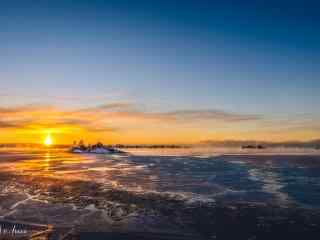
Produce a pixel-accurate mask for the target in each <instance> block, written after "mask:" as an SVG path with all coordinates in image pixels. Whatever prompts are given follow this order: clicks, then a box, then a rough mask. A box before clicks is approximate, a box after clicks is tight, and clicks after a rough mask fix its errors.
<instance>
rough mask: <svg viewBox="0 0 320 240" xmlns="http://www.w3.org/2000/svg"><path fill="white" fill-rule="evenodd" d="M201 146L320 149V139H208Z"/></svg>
mask: <svg viewBox="0 0 320 240" xmlns="http://www.w3.org/2000/svg"><path fill="white" fill-rule="evenodd" d="M200 145H201V146H211V147H242V146H259V145H260V146H264V147H268V148H272V147H290V148H316V149H320V139H316V140H312V141H306V142H303V141H287V142H268V141H255V140H243V141H240V140H239V141H238V140H225V141H215V140H206V141H202V142H200Z"/></svg>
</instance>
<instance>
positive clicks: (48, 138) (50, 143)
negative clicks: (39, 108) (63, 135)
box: [44, 134, 52, 146]
mask: <svg viewBox="0 0 320 240" xmlns="http://www.w3.org/2000/svg"><path fill="white" fill-rule="evenodd" d="M44 145H46V146H50V145H52V138H51V135H50V134H48V135H47V137H46V139H45V140H44Z"/></svg>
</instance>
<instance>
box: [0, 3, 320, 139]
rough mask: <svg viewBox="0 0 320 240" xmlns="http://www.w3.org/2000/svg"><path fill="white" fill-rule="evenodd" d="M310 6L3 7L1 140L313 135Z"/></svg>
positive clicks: (319, 115)
mask: <svg viewBox="0 0 320 240" xmlns="http://www.w3.org/2000/svg"><path fill="white" fill-rule="evenodd" d="M319 7H320V4H319V3H317V1H295V0H293V1H292V0H291V1H286V0H282V1H273V0H269V1H263V0H255V1H254V0H252V1H235V0H234V1H231V0H225V1H214V0H211V1H207V0H202V1H196V0H185V1H180V0H179V1H178V0H170V1H169V0H168V1H166V0H162V1H160V0H159V1H158V0H153V1H147V0H145V1H143V0H136V1H129V0H127V1H125V0H111V1H107V0H106V1H102V0H100V1H98V0H91V1H83V0H78V1H68V0H66V1H28V0H24V1H14V0H13V1H3V2H1V3H0V43H1V44H0V83H1V87H0V132H1V137H0V142H41V141H43V138H45V136H46V135H47V134H48V133H50V134H51V135H52V136H53V138H54V140H55V142H56V143H71V142H72V141H73V140H77V139H80V138H83V139H85V140H86V141H87V142H94V141H104V142H106V143H132V144H133V143H137V144H140V143H197V142H200V141H206V140H227V139H236V140H248V139H250V140H251V139H256V140H264V141H290V140H301V141H307V140H312V139H316V138H319V136H320V121H319V120H320V110H319V107H318V106H319V103H320V94H319V89H320V80H319V79H320V44H319V42H320V30H319V29H320V16H319V14H318V9H319Z"/></svg>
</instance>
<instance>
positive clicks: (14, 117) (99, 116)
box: [0, 102, 261, 131]
mask: <svg viewBox="0 0 320 240" xmlns="http://www.w3.org/2000/svg"><path fill="white" fill-rule="evenodd" d="M0 117H1V119H2V120H1V125H0V128H10V127H11V128H34V127H43V128H49V127H61V126H64V127H66V126H70V127H81V128H84V129H87V130H91V131H98V130H99V131H116V130H119V129H121V127H124V128H126V126H121V124H119V123H118V121H119V122H121V123H122V124H125V123H126V122H127V123H131V124H137V125H143V126H144V125H145V124H148V123H155V122H156V123H158V124H161V123H164V124H176V123H177V124H178V123H182V122H187V123H188V122H189V123H193V122H195V121H215V122H217V121H219V122H225V123H234V122H243V121H255V120H259V119H261V116H259V115H255V114H240V113H232V112H227V111H222V110H177V111H170V112H155V111H142V110H139V107H137V106H136V105H134V104H131V103H124V102H115V103H107V104H103V105H99V106H94V107H91V108H84V109H73V110H68V109H61V108H56V107H53V106H43V105H26V106H18V107H11V108H9V107H7V108H0Z"/></svg>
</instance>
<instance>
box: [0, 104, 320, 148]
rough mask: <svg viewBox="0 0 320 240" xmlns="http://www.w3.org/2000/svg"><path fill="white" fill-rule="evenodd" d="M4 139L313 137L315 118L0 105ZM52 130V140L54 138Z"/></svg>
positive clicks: (61, 141) (176, 140)
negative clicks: (3, 106)
mask: <svg viewBox="0 0 320 240" xmlns="http://www.w3.org/2000/svg"><path fill="white" fill-rule="evenodd" d="M0 130H1V134H2V135H1V136H2V137H1V139H0V141H1V142H3V143H42V144H44V145H46V146H49V145H51V144H70V143H72V142H73V141H74V140H76V141H79V140H80V139H83V140H84V141H85V142H86V143H95V142H97V141H102V142H104V143H109V144H115V143H123V144H142V143H147V144H149V143H150V144H153V143H156V144H162V143H163V144H165V143H198V142H200V141H203V140H207V139H214V140H225V139H227V140H228V139H233V140H239V139H240V140H243V139H250V140H252V139H255V140H270V141H283V140H311V139H315V138H317V136H319V134H320V126H319V121H317V119H313V120H312V121H306V120H304V119H302V120H299V121H297V120H295V121H294V119H293V120H286V121H283V120H277V119H269V118H267V117H266V116H261V115H257V114H247V113H237V112H229V111H223V110H215V109H211V110H210V109H209V110H176V111H168V112H165V111H154V110H153V111H150V110H149V111H147V110H145V109H140V108H139V106H135V105H131V104H105V105H101V106H95V107H90V108H89V107H88V108H80V109H68V108H65V107H53V106H42V105H39V106H36V105H31V106H30V105H28V106H20V107H6V108H1V107H0ZM52 135H54V139H53V138H52Z"/></svg>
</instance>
